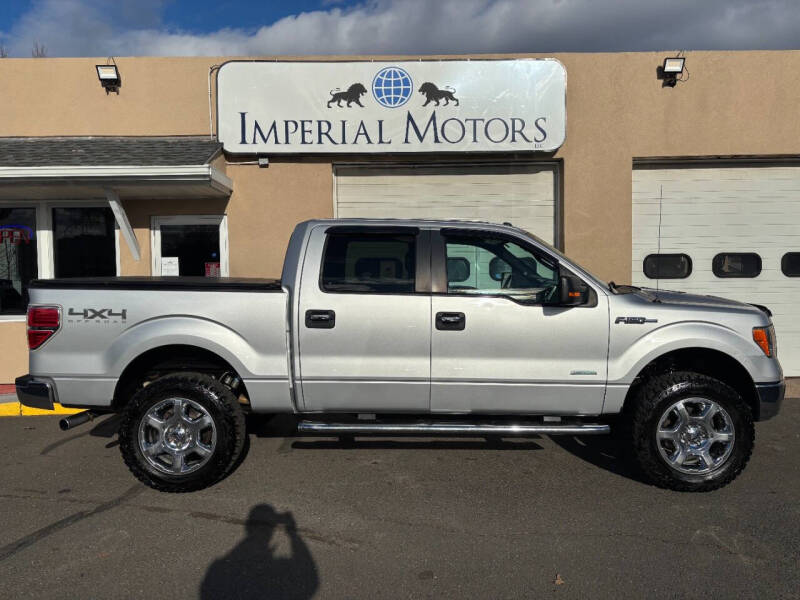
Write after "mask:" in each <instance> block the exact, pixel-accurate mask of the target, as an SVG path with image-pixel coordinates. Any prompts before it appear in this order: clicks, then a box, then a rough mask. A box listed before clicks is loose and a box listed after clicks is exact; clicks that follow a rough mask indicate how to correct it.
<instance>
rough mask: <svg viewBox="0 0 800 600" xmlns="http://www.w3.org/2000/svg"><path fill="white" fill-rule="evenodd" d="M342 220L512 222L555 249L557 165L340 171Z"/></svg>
mask: <svg viewBox="0 0 800 600" xmlns="http://www.w3.org/2000/svg"><path fill="white" fill-rule="evenodd" d="M335 174H336V184H335V186H334V195H335V199H334V201H335V202H334V204H335V216H336V217H339V218H353V217H358V218H395V219H415V218H416V219H464V220H474V221H491V222H494V223H503V222H510V223H513V224H514V225H515V226H517V227H521V228H523V229H526V230H528V231H530V232H531V233H534V234H536V235H538V236H539V237H541V238H542V239H544V240H546V241H547V242H549V243H551V244H552V243H553V242H554V239H555V214H556V211H555V188H556V174H555V166H553V165H530V164H519V163H517V164H504V165H497V164H491V165H442V166H419V167H414V166H397V167H393V166H392V167H377V166H337V167H336V171H335Z"/></svg>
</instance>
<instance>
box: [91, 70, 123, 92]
mask: <svg viewBox="0 0 800 600" xmlns="http://www.w3.org/2000/svg"><path fill="white" fill-rule="evenodd" d="M96 68H97V78H98V79H99V80H100V85H102V86H103V89H104V90H105V91H106V94H108V93H109V92H116V93H117V94H119V86H120V85H121V84H122V78H121V77H120V76H119V69H117V65H115V64H111V65H96Z"/></svg>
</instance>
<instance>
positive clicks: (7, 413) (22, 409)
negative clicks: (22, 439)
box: [0, 398, 81, 417]
mask: <svg viewBox="0 0 800 600" xmlns="http://www.w3.org/2000/svg"><path fill="white" fill-rule="evenodd" d="M77 412H81V409H80V408H64V407H63V406H61V405H60V404H58V403H56V404H54V405H53V410H44V409H41V408H31V407H30V406H24V405H23V404H20V403H19V402H17V399H16V398H14V399H13V400H11V401H10V402H0V417H33V416H40V415H41V416H43V415H72V414H75V413H77Z"/></svg>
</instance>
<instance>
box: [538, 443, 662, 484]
mask: <svg viewBox="0 0 800 600" xmlns="http://www.w3.org/2000/svg"><path fill="white" fill-rule="evenodd" d="M550 439H552V440H553V443H554V444H555V445H556V446H559V447H560V448H562V449H563V450H566V451H567V452H569V453H570V454H572V455H573V456H575V457H577V458H580V459H581V460H584V461H586V462H588V463H589V464H591V465H594V466H595V467H600V468H601V469H604V470H606V471H608V472H609V473H613V474H614V475H619V476H621V477H625V478H627V479H632V480H633V481H638V482H639V483H647V481H646V480H645V479H644V478H643V477H642V476H641V474H640V473H639V471H638V469H637V468H636V465H635V464H634V462H633V460H632V458H631V457H630V449H629V447H628V446H627V445H626V444H625V442H624V441H622V440H620V439H617V438H615V437H614V436H613V435H586V436H566V435H564V436H562V435H554V436H552V437H551V438H550Z"/></svg>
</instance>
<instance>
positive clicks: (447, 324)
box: [436, 312, 467, 331]
mask: <svg viewBox="0 0 800 600" xmlns="http://www.w3.org/2000/svg"><path fill="white" fill-rule="evenodd" d="M466 325H467V317H466V316H464V313H461V312H438V313H436V329H438V330H440V331H463V329H464V327H466Z"/></svg>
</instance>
